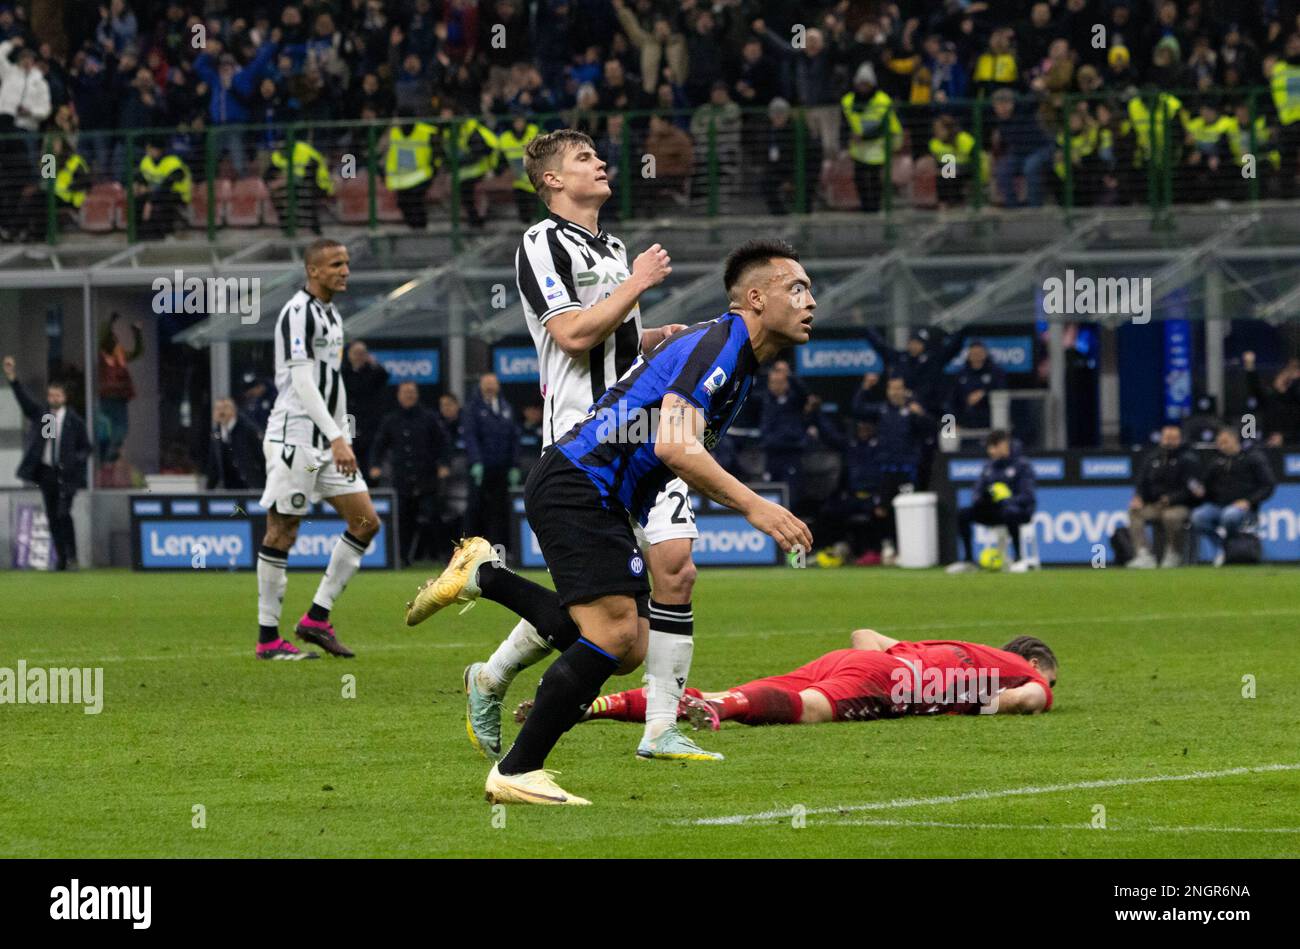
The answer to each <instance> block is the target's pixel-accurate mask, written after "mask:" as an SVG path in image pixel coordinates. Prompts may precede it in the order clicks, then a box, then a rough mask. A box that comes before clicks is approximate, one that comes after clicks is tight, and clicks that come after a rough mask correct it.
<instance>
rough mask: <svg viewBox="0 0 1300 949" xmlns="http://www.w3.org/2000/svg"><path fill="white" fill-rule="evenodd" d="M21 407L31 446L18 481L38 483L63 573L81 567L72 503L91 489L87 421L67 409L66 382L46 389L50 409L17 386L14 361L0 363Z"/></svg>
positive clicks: (18, 383)
mask: <svg viewBox="0 0 1300 949" xmlns="http://www.w3.org/2000/svg"><path fill="white" fill-rule="evenodd" d="M0 368H2V369H3V371H4V376H5V378H6V379H8V380H9V387H10V388H11V389H13V392H14V398H15V399H17V400H18V407H19V408H20V409H22V413H23V415H25V416H27V419H28V421H30V422H31V423H32V424H31V427H30V428H29V429H28V430H27V445H26V447H25V448H24V449H23V456H22V460H21V461H20V462H19V464H18V471H17V477H18V478H19V480H21V481H34V482H36V485H37V486H38V487H39V488H40V490H41V498H42V499H43V500H44V502H45V517H46V520H47V521H48V522H49V525H50V535H51V538H52V539H53V541H54V553H55V558H56V560H57V567H56V569H58V570H75V569H76V567H77V532H76V530H75V528H74V527H73V524H72V499H73V497H74V496H75V495H76V493H77V491H78V490H80V489H81V488H84V487H85V486H86V459H87V458H88V457H90V438H89V437H88V436H87V435H86V423H85V420H84V419H82V418H81V416H80V415H78V414H77V412H76V410H75V409H73V408H72V407H71V406H69V405H68V390H67V387H66V386H65V385H64V384H63V383H61V382H51V383H50V384H49V386H47V387H46V395H45V397H46V404H45V405H44V406H41V405H39V404H38V403H37V402H36V401H35V400H33V399H32V397H31V396H30V395H28V394H27V390H26V389H24V388H23V386H22V383H20V382H19V381H18V367H17V364H16V363H15V362H14V358H13V357H12V356H5V357H4V360H3V362H0Z"/></svg>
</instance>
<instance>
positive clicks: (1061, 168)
mask: <svg viewBox="0 0 1300 949" xmlns="http://www.w3.org/2000/svg"><path fill="white" fill-rule="evenodd" d="M1097 139H1098V136H1097V126H1095V125H1089V126H1086V127H1085V128H1084V130H1083V131H1082V132H1080V133H1079V134H1077V135H1071V136H1070V164H1072V165H1073V164H1074V163H1075V162H1077V161H1079V160H1080V159H1082V158H1087V157H1088V156H1089V155H1091V154H1093V153H1094V152H1095V151H1097ZM1056 147H1057V148H1058V149H1060V152H1061V154H1060V157H1059V158H1057V159H1056V160H1055V161H1054V162H1052V170H1053V171H1055V172H1056V177H1058V178H1060V179H1061V180H1062V181H1064V180H1065V132H1064V131H1061V132H1058V133H1057V134H1056Z"/></svg>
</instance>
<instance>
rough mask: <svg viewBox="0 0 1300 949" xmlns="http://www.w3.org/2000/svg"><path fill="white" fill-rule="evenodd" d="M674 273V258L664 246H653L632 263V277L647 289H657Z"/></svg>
mask: <svg viewBox="0 0 1300 949" xmlns="http://www.w3.org/2000/svg"><path fill="white" fill-rule="evenodd" d="M672 272H673V268H672V258H671V257H669V256H668V251H666V250H664V248H663V245H662V244H652V245H651V246H650V247H647V248H646V249H645V250H643V251H642V252H641V253H640V254H638V255H637V258H636V260H634V261H632V276H634V277H636V278H637V279H638V280H640V281H641V282H642V283H643V284H644V285H645V286H646V287H655V286H658V285H659V284H661V283H663V282H664V280H665V279H667V277H668V275H669V274H670V273H672Z"/></svg>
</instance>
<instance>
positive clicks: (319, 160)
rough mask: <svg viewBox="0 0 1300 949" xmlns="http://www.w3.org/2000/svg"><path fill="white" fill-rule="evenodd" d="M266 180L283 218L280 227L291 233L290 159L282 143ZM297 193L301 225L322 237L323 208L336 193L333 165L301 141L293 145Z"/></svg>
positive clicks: (298, 219)
mask: <svg viewBox="0 0 1300 949" xmlns="http://www.w3.org/2000/svg"><path fill="white" fill-rule="evenodd" d="M265 179H266V183H267V187H268V188H270V190H271V201H272V203H273V204H274V205H275V213H276V214H278V215H279V217H280V226H281V227H282V228H283V229H285V230H286V231H287V230H288V228H289V159H288V158H287V157H286V156H285V148H284V142H282V141H281V142H277V143H276V149H275V151H273V152H271V164H270V165H269V166H267V169H266V174H265ZM293 190H294V195H295V202H294V213H295V214H296V216H297V223H298V224H300V225H302V226H303V227H306V228H307V229H309V230H310V231H311V232H312V233H313V234H319V233H320V206H321V203H322V202H323V201H324V199H325V198H326V197H327V196H329V195H332V194H333V193H334V182H333V180H332V179H331V178H330V170H329V165H328V163H327V162H326V161H325V156H324V155H322V154H321V153H320V152H318V151H317V150H316V149H315V148H314V147H313V146H312V144H311V142H310V141H305V140H303V139H297V140H296V141H294V143H293Z"/></svg>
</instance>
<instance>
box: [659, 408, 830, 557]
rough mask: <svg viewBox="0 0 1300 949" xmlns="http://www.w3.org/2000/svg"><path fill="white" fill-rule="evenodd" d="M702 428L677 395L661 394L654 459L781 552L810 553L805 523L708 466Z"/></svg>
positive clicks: (697, 413) (718, 468)
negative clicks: (740, 516)
mask: <svg viewBox="0 0 1300 949" xmlns="http://www.w3.org/2000/svg"><path fill="white" fill-rule="evenodd" d="M704 427H705V426H704V415H703V413H702V412H700V410H699V409H697V408H696V407H695V406H694V405H692V404H691V403H689V402H687V401H686V400H685V399H683V398H682V397H681V396H679V395H676V394H674V393H672V392H669V393H667V394H666V395H665V396H664V400H663V405H662V411H661V415H660V418H659V428H658V430H657V432H656V434H655V456H656V457H657V458H658V459H659V460H660V461H662V462H663V463H664V464H666V465H667V466H668V467H669V468H671V469H672V471H673V473H674V474H676V475H677V476H678V477H680V478H681V479H682V480H683V481H685V482H686V483H687V484H689V485H690V486H691V487H693V488H695V489H696V490H697V491H700V492H701V493H703V494H705V495H707V496H708V497H709V498H711V499H712V500H714V501H717V502H718V503H719V504H725V505H726V506H727V507H729V508H731V509H732V510H733V511H737V512H739V513H741V514H743V515H744V516H745V520H747V521H749V523H750V524H752V525H754V527H755V528H757V529H758V530H760V531H762V532H763V533H764V534H767V535H768V536H769V537H771V538H772V539H773V540H775V541H776V542H777V544H778V545H779V546H780V548H781V549H782V550H784V551H790V550H793V549H794V548H795V547H799V548H801V549H803V550H811V549H812V533H811V532H810V531H809V530H808V525H807V524H805V523H804V522H803V521H801V520H799V518H797V517H795V516H794V515H793V514H791V513H790V512H789V511H787V510H786V509H785V508H783V507H781V505H779V504H773V503H772V502H771V501H768V500H765V499H764V498H761V497H759V496H758V495H757V494H755V493H754V492H753V491H751V490H750V489H749V488H747V487H745V485H743V484H741V482H740V480H739V479H738V478H736V477H735V476H734V475H732V474H729V473H728V472H727V471H726V469H724V468H723V467H722V466H721V465H720V464H718V463H717V462H716V461H714V459H713V456H712V455H710V454H709V453H708V451H707V450H705V448H704V445H703V443H701V442H700V440H699V437H700V435H701V434H702V433H703V431H704Z"/></svg>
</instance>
